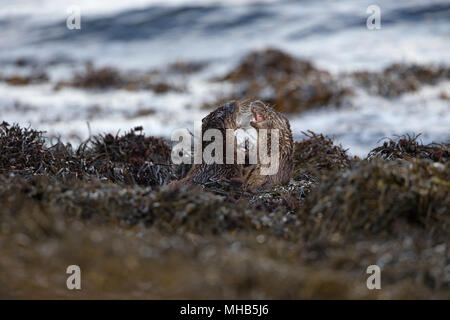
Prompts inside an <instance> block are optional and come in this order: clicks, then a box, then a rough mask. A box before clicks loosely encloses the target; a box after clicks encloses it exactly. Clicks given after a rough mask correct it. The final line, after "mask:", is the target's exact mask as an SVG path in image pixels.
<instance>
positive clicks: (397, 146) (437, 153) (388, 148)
mask: <svg viewBox="0 0 450 320" xmlns="http://www.w3.org/2000/svg"><path fill="white" fill-rule="evenodd" d="M419 136H420V134H419V135H416V136H410V135H404V136H401V137H398V138H397V139H396V140H393V139H389V138H388V139H387V140H386V141H384V142H383V145H381V146H379V147H376V148H374V149H372V150H371V151H370V152H369V154H368V155H367V159H368V160H372V159H375V158H378V159H383V160H395V159H405V160H410V159H412V158H417V159H430V160H433V161H435V162H442V163H446V162H447V161H448V159H449V158H450V143H442V144H440V143H430V144H427V145H424V144H423V143H421V142H420V141H418V138H419Z"/></svg>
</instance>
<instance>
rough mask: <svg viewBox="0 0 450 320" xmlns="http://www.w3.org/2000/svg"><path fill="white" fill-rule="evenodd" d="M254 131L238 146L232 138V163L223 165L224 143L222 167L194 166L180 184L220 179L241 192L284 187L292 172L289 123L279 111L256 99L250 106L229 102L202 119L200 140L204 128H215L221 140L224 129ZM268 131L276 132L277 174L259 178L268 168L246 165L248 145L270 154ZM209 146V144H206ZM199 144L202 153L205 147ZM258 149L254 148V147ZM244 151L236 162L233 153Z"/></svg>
mask: <svg viewBox="0 0 450 320" xmlns="http://www.w3.org/2000/svg"><path fill="white" fill-rule="evenodd" d="M251 127H253V128H254V129H256V132H257V133H256V136H257V137H256V139H255V141H254V142H253V141H246V142H245V141H244V143H243V144H242V143H240V142H239V141H237V138H236V137H234V141H233V143H234V149H233V150H234V160H233V163H231V164H227V162H226V144H224V146H223V153H222V154H223V164H216V163H213V164H206V163H202V164H194V165H193V166H192V168H191V169H190V170H189V172H188V173H187V175H186V177H185V178H183V179H182V180H180V181H179V182H181V183H188V184H192V183H195V184H206V183H209V182H219V183H220V181H223V180H228V181H233V182H237V183H238V184H239V185H241V186H243V188H244V189H245V190H248V191H253V190H259V189H262V188H269V187H270V186H272V185H274V184H286V183H288V182H289V180H290V176H291V172H292V154H293V140H292V132H291V129H290V124H289V121H288V120H287V118H285V117H284V116H283V115H282V114H280V113H279V112H276V111H275V110H274V109H272V108H271V107H269V106H267V105H265V104H264V103H263V102H261V101H259V100H257V101H254V102H252V103H250V104H248V103H246V102H239V101H230V102H228V103H226V104H224V105H222V106H220V107H218V108H217V109H216V110H214V111H212V112H211V113H210V114H208V115H207V116H206V117H205V118H203V119H202V137H203V134H204V133H205V131H206V130H208V129H218V130H219V131H220V132H221V133H222V136H223V137H226V130H227V129H233V130H236V129H248V128H251ZM259 129H267V130H268V135H267V136H268V139H267V140H265V141H263V139H262V138H261V137H260V134H259V133H258V130H259ZM270 129H278V130H279V139H280V140H279V159H278V160H279V167H278V171H277V172H276V173H275V174H272V175H261V169H262V168H264V167H267V166H268V165H266V164H262V163H259V161H258V162H256V164H250V163H249V156H248V152H249V148H251V147H252V146H249V144H252V143H253V144H255V145H254V146H253V147H255V146H257V145H259V144H261V143H267V144H268V148H267V150H268V151H269V155H270V143H271V139H272V137H271V134H270ZM209 143H212V142H209ZM209 143H208V142H207V143H203V144H202V152H203V150H204V149H205V148H206V147H207V146H208V144H209ZM257 149H258V148H257ZM239 151H241V152H242V151H244V152H245V161H244V163H238V161H237V159H238V157H237V153H238V152H239Z"/></svg>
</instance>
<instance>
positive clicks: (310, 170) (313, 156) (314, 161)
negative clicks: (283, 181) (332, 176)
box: [294, 131, 351, 179]
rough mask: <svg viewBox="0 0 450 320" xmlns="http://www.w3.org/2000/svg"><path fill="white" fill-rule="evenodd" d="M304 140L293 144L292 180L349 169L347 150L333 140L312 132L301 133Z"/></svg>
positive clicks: (349, 161) (349, 162)
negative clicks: (324, 172) (323, 172)
mask: <svg viewBox="0 0 450 320" xmlns="http://www.w3.org/2000/svg"><path fill="white" fill-rule="evenodd" d="M302 133H303V134H304V135H305V136H306V138H305V139H304V140H301V141H296V142H295V143H294V179H301V178H302V177H304V176H305V175H313V176H316V177H317V176H320V174H321V172H322V171H331V170H341V169H346V168H349V167H350V165H351V160H350V158H349V156H348V155H347V150H345V149H344V148H342V146H341V145H335V144H334V143H333V140H332V139H331V138H329V137H327V136H324V135H322V134H316V133H314V132H312V131H308V132H302Z"/></svg>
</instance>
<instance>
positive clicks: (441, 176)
mask: <svg viewBox="0 0 450 320" xmlns="http://www.w3.org/2000/svg"><path fill="white" fill-rule="evenodd" d="M449 178H450V167H449V165H448V164H445V165H443V164H437V163H433V162H431V161H429V160H416V159H413V160H411V161H410V162H407V161H401V160H397V161H391V162H383V161H379V160H378V161H371V162H367V161H361V162H359V163H358V164H357V165H355V166H353V168H352V169H351V170H344V171H332V172H329V173H328V176H327V178H326V179H324V180H323V181H321V183H320V185H318V186H317V187H316V188H315V189H314V190H313V191H312V192H311V194H310V195H309V197H308V198H307V199H306V201H305V204H304V206H302V207H301V208H300V210H299V214H300V215H301V216H302V219H305V221H307V222H305V223H306V224H307V225H308V228H307V233H308V234H309V236H314V237H320V236H325V235H332V234H336V235H340V236H342V235H345V234H347V235H348V234H352V235H358V236H359V237H363V236H364V235H383V236H385V235H388V234H393V233H396V232H402V231H404V230H405V229H406V228H408V227H419V228H423V229H425V230H426V231H427V232H428V233H430V234H436V235H446V236H447V237H448V235H449V234H448V231H449V223H450V215H449V212H450V184H449Z"/></svg>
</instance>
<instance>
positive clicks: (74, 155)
mask: <svg viewBox="0 0 450 320" xmlns="http://www.w3.org/2000/svg"><path fill="white" fill-rule="evenodd" d="M139 131H142V128H140V127H137V128H135V129H133V130H131V131H130V132H128V133H126V134H124V135H122V136H119V135H116V136H113V135H110V134H107V135H100V136H94V137H92V139H91V140H90V141H86V142H85V143H83V144H81V145H80V146H79V147H78V148H77V150H75V151H74V150H73V149H72V147H71V145H70V144H63V143H62V142H58V143H56V144H55V145H53V146H46V140H45V138H44V136H43V132H40V131H36V130H33V129H28V128H21V127H19V126H18V125H12V126H11V125H9V124H8V123H6V122H3V123H2V124H1V126H0V152H1V156H0V170H1V173H3V174H8V173H14V174H20V175H22V176H25V177H30V176H33V175H45V176H49V177H51V178H54V179H63V180H64V179H70V178H77V179H101V180H109V181H112V182H121V183H127V184H140V185H162V184H166V183H168V182H169V181H170V180H172V179H174V178H175V177H176V176H175V174H174V168H173V166H172V164H171V161H170V152H171V150H170V146H169V145H168V144H167V142H166V141H165V140H163V139H161V138H155V137H146V136H144V135H143V134H142V133H138V132H139Z"/></svg>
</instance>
